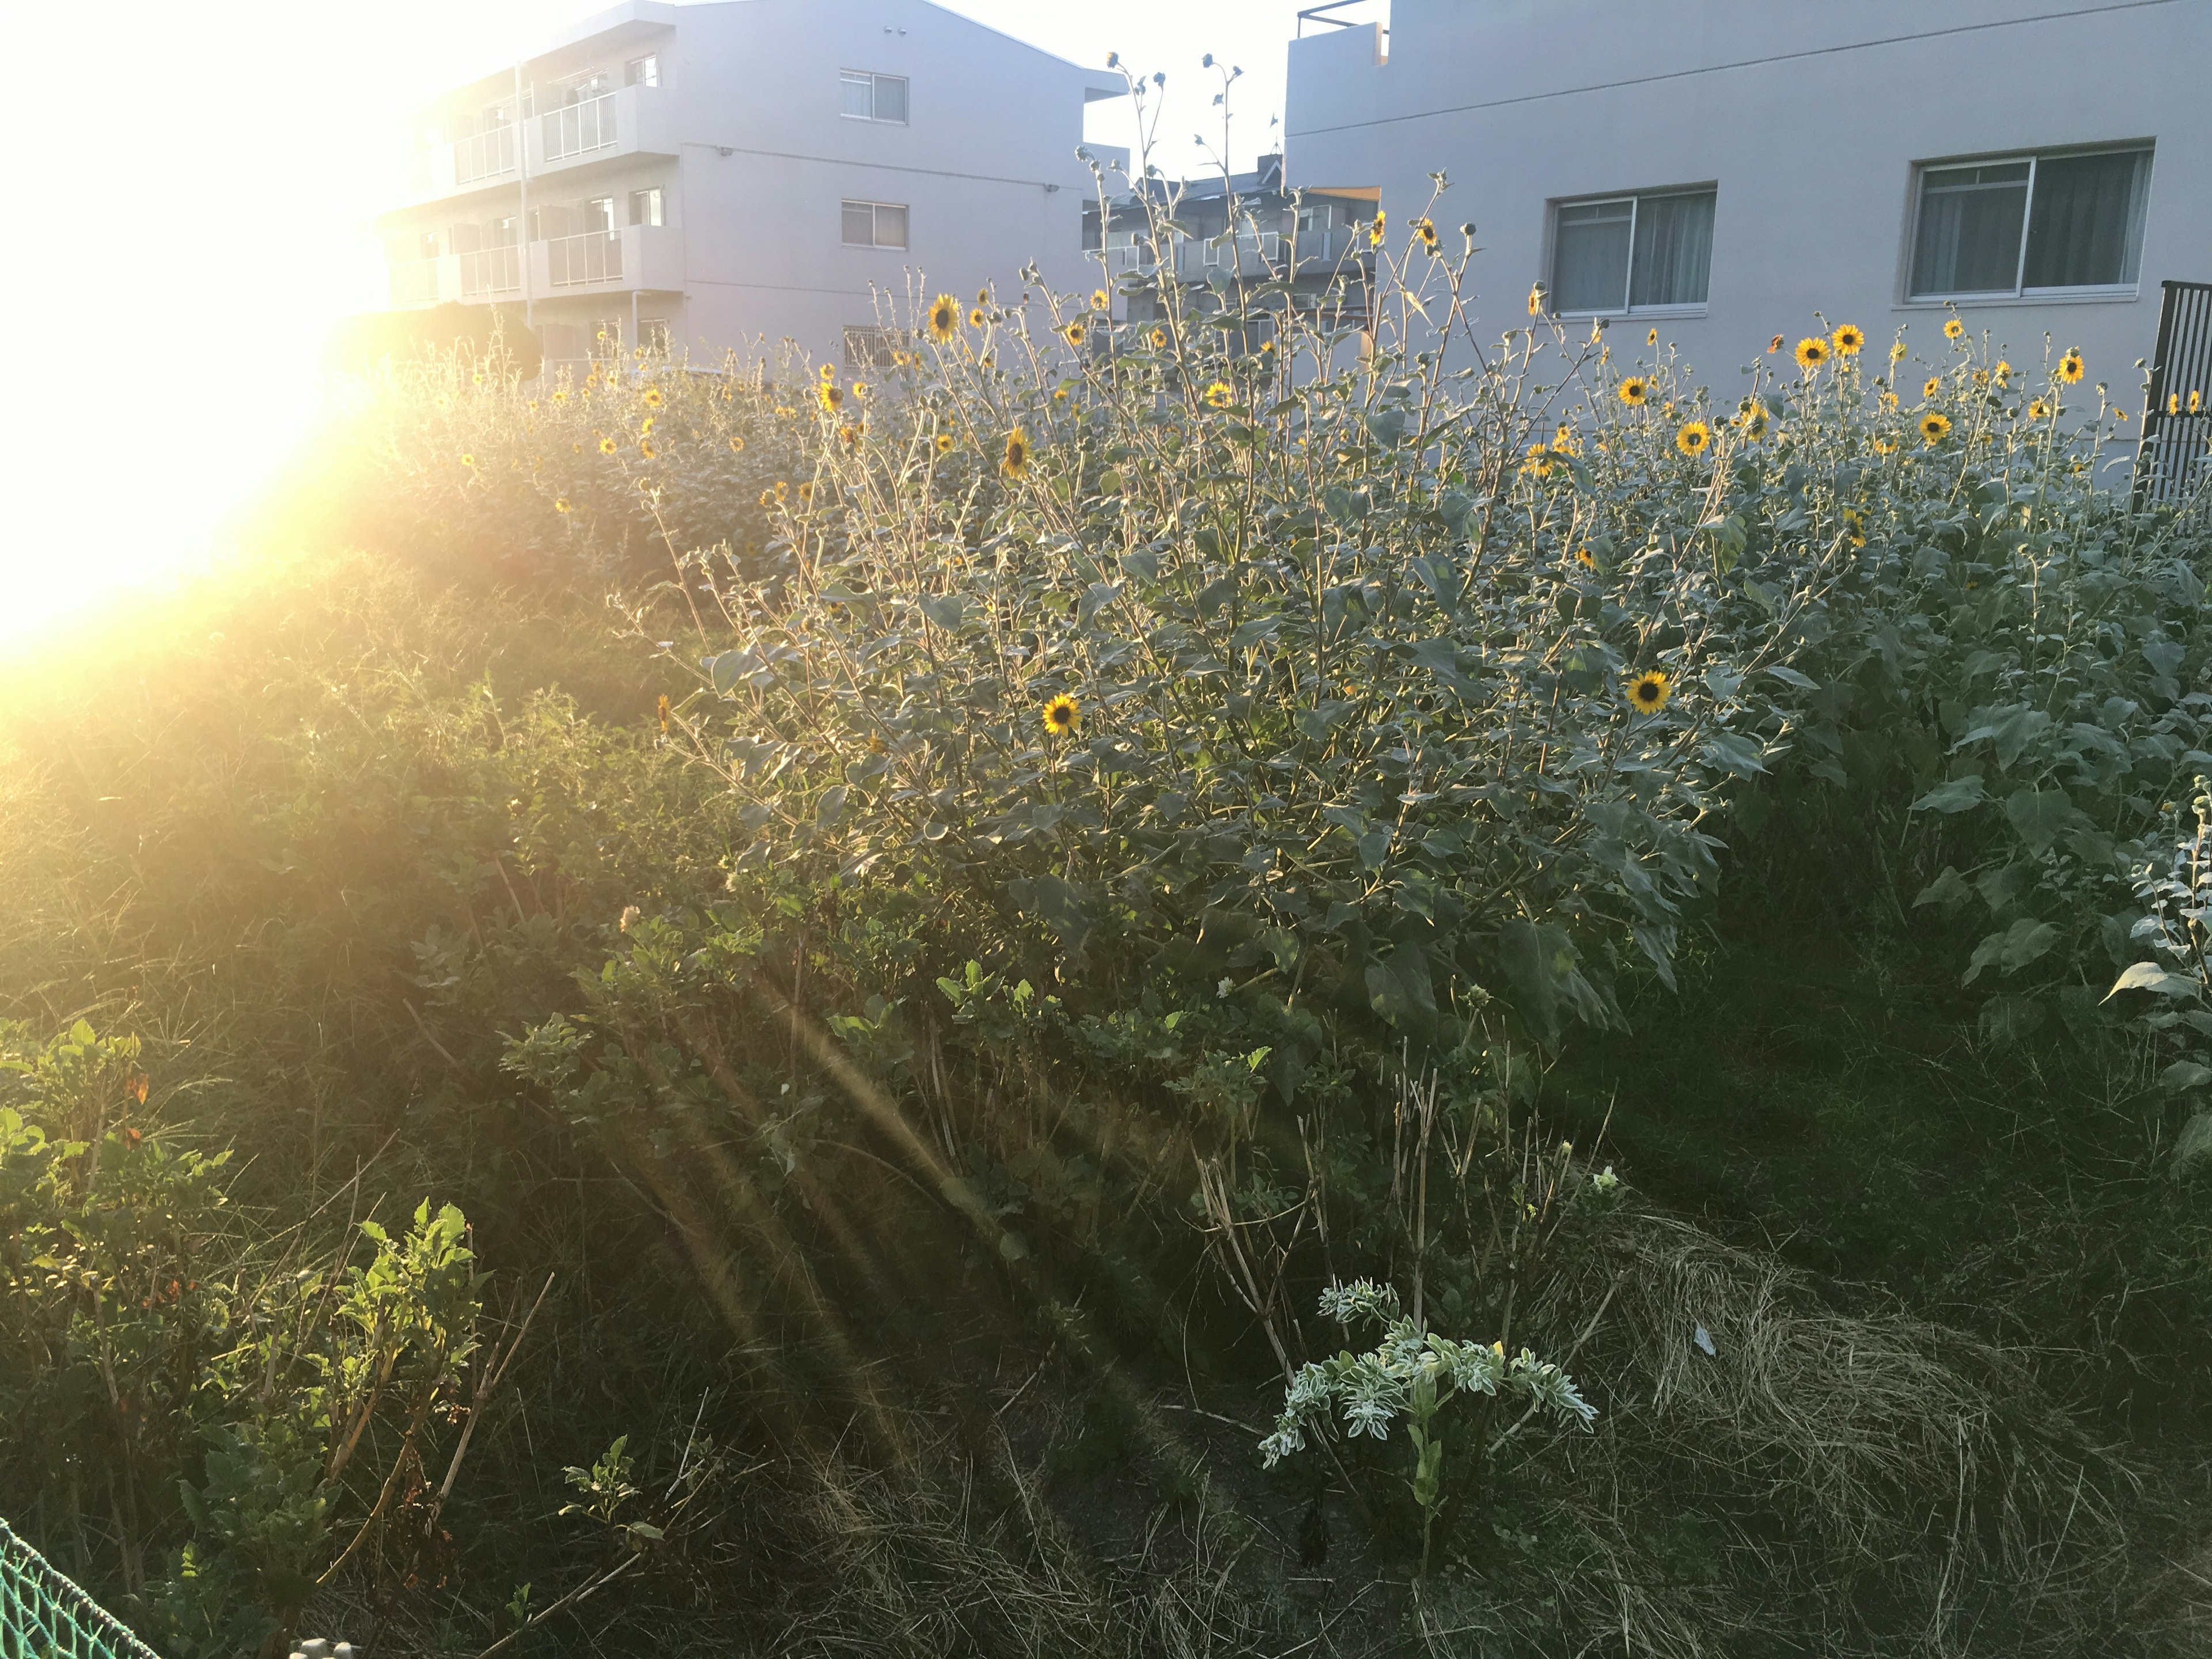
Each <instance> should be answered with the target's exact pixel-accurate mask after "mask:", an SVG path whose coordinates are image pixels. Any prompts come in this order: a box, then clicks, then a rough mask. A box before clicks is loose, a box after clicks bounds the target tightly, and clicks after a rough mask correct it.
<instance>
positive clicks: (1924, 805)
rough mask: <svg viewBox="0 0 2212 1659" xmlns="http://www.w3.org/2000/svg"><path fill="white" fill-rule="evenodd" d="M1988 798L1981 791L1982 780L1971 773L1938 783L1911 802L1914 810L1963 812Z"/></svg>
mask: <svg viewBox="0 0 2212 1659" xmlns="http://www.w3.org/2000/svg"><path fill="white" fill-rule="evenodd" d="M1987 799H1989V797H1988V795H1987V794H1985V793H1984V792H1983V789H1982V781H1981V779H1980V777H1979V776H1978V775H1975V774H1973V773H1971V772H1970V773H1968V774H1967V775H1966V776H1965V777H1963V778H1953V779H1952V780H1951V781H1949V782H1948V783H1939V784H1937V785H1936V787H1934V788H1933V789H1930V790H1929V792H1928V793H1926V794H1924V795H1923V796H1922V797H1921V798H1920V799H1918V800H1917V801H1915V802H1913V803H1912V809H1911V810H1912V811H1916V812H1964V811H1968V810H1969V809H1971V808H1972V807H1976V806H1979V805H1981V804H1982V803H1983V802H1984V800H1987Z"/></svg>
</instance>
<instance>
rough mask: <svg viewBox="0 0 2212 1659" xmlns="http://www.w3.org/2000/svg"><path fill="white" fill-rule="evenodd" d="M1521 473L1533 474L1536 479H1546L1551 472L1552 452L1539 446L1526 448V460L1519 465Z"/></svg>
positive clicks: (1531, 445) (1534, 445)
mask: <svg viewBox="0 0 2212 1659" xmlns="http://www.w3.org/2000/svg"><path fill="white" fill-rule="evenodd" d="M1521 470H1522V471H1523V472H1533V473H1534V474H1535V475H1536V476H1537V477H1540V478H1543V477H1550V476H1551V471H1552V452H1551V451H1550V450H1548V449H1547V448H1546V447H1544V446H1543V445H1541V444H1530V445H1529V446H1528V458H1527V459H1525V460H1523V461H1522V463H1521Z"/></svg>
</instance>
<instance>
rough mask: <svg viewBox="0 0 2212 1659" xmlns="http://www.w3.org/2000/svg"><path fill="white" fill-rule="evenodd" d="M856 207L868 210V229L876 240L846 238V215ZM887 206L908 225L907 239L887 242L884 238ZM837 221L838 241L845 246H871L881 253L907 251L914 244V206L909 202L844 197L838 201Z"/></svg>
mask: <svg viewBox="0 0 2212 1659" xmlns="http://www.w3.org/2000/svg"><path fill="white" fill-rule="evenodd" d="M854 208H866V209H867V210H868V230H869V234H870V235H872V237H874V238H875V240H872V241H867V242H854V241H848V240H846V239H845V224H844V220H845V215H846V214H848V213H849V212H850V211H852V210H853V209H854ZM885 208H889V209H890V210H891V211H893V212H894V213H896V214H898V215H900V216H901V217H902V222H903V223H904V225H905V227H906V240H903V241H899V242H886V241H884V240H883V231H882V229H881V226H882V223H883V218H882V215H883V211H884V209H885ZM837 221H838V222H837V236H838V241H839V243H840V245H841V246H845V247H855V248H870V249H872V250H874V251H875V252H879V253H905V252H908V251H909V250H910V249H911V248H912V247H913V246H914V207H913V204H911V203H908V202H871V201H863V200H861V199H860V197H853V196H847V197H840V198H839V200H838V203H837Z"/></svg>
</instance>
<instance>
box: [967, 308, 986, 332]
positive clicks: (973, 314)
mask: <svg viewBox="0 0 2212 1659" xmlns="http://www.w3.org/2000/svg"><path fill="white" fill-rule="evenodd" d="M983 322H984V317H983V307H981V306H977V307H975V309H974V310H972V311H970V312H969V313H968V326H969V327H970V328H981V327H982V326H983Z"/></svg>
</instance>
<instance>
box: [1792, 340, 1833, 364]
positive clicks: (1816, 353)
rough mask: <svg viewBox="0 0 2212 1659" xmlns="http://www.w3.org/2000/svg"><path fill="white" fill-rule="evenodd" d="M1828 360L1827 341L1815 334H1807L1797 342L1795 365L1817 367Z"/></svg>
mask: <svg viewBox="0 0 2212 1659" xmlns="http://www.w3.org/2000/svg"><path fill="white" fill-rule="evenodd" d="M1827 361H1828V343H1827V342H1826V340H1824V339H1822V338H1821V337H1820V336H1819V335H1817V334H1808V335H1807V336H1806V337H1804V338H1803V339H1802V340H1800V341H1798V342H1797V367H1798V368H1820V365H1821V364H1822V363H1825V362H1827Z"/></svg>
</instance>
